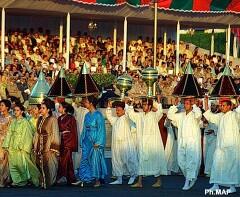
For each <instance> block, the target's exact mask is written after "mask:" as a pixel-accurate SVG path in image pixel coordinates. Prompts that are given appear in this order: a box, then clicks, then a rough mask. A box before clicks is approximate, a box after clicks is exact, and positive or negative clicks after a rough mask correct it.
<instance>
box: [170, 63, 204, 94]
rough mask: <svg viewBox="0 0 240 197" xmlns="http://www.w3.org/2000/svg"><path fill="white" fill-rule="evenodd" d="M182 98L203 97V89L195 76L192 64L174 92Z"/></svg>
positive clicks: (188, 66)
mask: <svg viewBox="0 0 240 197" xmlns="http://www.w3.org/2000/svg"><path fill="white" fill-rule="evenodd" d="M173 95H176V96H180V97H202V95H203V94H202V89H201V87H200V85H199V84H198V82H197V79H196V78H195V77H194V75H193V70H192V67H191V64H190V63H189V64H188V65H187V68H186V70H185V73H184V75H183V76H182V77H181V79H180V81H179V82H178V84H177V85H176V87H175V88H174V90H173Z"/></svg>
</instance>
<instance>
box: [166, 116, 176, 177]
mask: <svg viewBox="0 0 240 197" xmlns="http://www.w3.org/2000/svg"><path fill="white" fill-rule="evenodd" d="M164 126H165V127H166V128H167V132H168V136H167V142H166V146H165V155H166V160H167V169H168V175H171V173H172V172H174V173H178V172H179V166H178V162H177V128H176V127H175V126H174V125H173V124H172V121H170V120H169V119H166V120H165V123H164Z"/></svg>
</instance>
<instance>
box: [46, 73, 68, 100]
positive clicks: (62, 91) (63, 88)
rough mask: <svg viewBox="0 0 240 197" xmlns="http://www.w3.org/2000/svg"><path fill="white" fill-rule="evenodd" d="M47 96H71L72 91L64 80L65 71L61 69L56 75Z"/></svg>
mask: <svg viewBox="0 0 240 197" xmlns="http://www.w3.org/2000/svg"><path fill="white" fill-rule="evenodd" d="M48 96H49V97H60V98H64V97H71V96H72V91H71V88H70V86H69V85H68V82H67V80H66V78H65V71H64V69H63V68H62V69H61V70H60V72H59V73H58V76H57V78H56V80H55V81H54V83H53V85H52V87H51V89H50V90H49V92H48Z"/></svg>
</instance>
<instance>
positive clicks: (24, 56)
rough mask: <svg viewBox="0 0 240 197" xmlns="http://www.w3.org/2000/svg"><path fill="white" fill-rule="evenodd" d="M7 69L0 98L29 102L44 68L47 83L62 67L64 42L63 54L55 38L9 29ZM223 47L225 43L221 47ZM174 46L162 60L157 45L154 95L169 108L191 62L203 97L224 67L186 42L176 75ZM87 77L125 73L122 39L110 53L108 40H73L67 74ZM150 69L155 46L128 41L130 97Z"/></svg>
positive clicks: (139, 91) (238, 70)
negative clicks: (84, 70) (84, 67)
mask: <svg viewBox="0 0 240 197" xmlns="http://www.w3.org/2000/svg"><path fill="white" fill-rule="evenodd" d="M5 41H6V43H5V66H4V67H5V69H4V70H2V72H1V74H0V97H1V98H2V99H3V98H6V97H8V96H15V97H17V98H20V100H21V101H22V102H24V101H26V100H27V99H28V97H29V94H30V91H29V90H31V89H32V87H33V85H34V84H35V82H36V80H37V76H38V73H39V71H40V70H41V69H42V70H43V71H44V72H45V74H46V77H47V80H48V81H49V83H50V84H51V83H52V82H53V80H54V78H55V77H56V75H57V73H58V71H59V70H60V69H61V68H62V67H65V66H66V42H65V39H64V40H63V45H62V51H60V48H59V43H60V41H59V37H58V36H56V35H51V33H50V32H49V31H46V32H44V31H43V29H42V28H39V29H38V30H37V31H35V30H33V29H30V30H29V31H27V30H26V29H24V30H20V29H17V30H10V31H9V32H8V34H7V38H6V39H5ZM223 44H225V43H223ZM175 62H176V45H175V41H174V40H171V39H169V40H168V42H167V46H166V55H164V44H163V40H162V38H159V39H158V43H157V67H156V68H157V70H158V73H159V79H158V88H157V89H158V91H160V92H161V95H162V96H163V97H165V98H166V102H167V104H171V103H172V97H171V95H172V91H173V89H174V87H175V85H176V84H177V82H178V81H179V79H180V76H181V75H182V74H183V73H184V70H185V68H186V66H187V64H188V63H189V62H190V63H191V65H192V68H193V71H194V74H195V77H196V78H197V79H198V82H199V83H200V84H201V86H202V88H203V89H204V90H205V92H209V91H210V90H211V88H212V87H213V84H214V83H216V79H217V78H218V77H219V76H220V75H221V73H222V72H223V70H224V67H225V65H226V60H225V59H224V58H222V57H221V56H216V55H213V56H210V55H208V54H200V53H199V50H198V48H195V49H194V50H190V48H189V45H188V44H187V43H183V42H180V72H179V75H176V74H175ZM84 63H85V64H86V65H87V67H88V68H89V70H90V72H91V73H111V74H113V75H116V76H119V75H121V74H123V40H117V50H116V54H114V50H113V40H112V38H109V37H108V38H102V37H101V36H98V37H97V38H93V37H91V36H89V35H87V34H82V35H78V36H75V37H71V42H70V63H69V70H68V71H67V72H71V73H74V74H76V75H77V74H78V73H79V72H80V69H81V67H82V65H83V64H84ZM149 66H153V42H152V40H151V39H150V38H142V37H139V38H138V39H137V40H130V41H129V42H128V47H127V66H126V70H127V72H128V74H129V75H131V76H132V77H133V81H134V84H133V88H132V90H130V91H129V95H131V96H136V97H137V96H141V95H146V85H145V84H144V82H143V81H142V80H141V71H142V70H143V69H144V68H146V67H149ZM229 66H230V68H231V70H232V74H233V77H234V79H235V82H236V84H237V85H238V87H239V84H240V80H239V78H240V66H239V65H234V64H233V62H230V64H229Z"/></svg>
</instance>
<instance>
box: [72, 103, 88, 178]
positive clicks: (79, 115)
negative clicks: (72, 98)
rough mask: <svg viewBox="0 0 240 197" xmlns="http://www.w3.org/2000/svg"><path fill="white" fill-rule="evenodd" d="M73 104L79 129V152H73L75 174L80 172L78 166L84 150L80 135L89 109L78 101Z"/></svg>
mask: <svg viewBox="0 0 240 197" xmlns="http://www.w3.org/2000/svg"><path fill="white" fill-rule="evenodd" d="M72 106H73V107H74V116H75V118H76V121H77V131H78V152H74V153H73V167H74V172H75V174H77V173H78V168H79V166H80V161H81V157H82V151H81V147H80V137H81V133H82V130H83V123H84V118H85V115H86V114H87V113H88V110H87V109H86V108H85V107H82V106H81V105H77V104H76V103H73V104H72Z"/></svg>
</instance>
